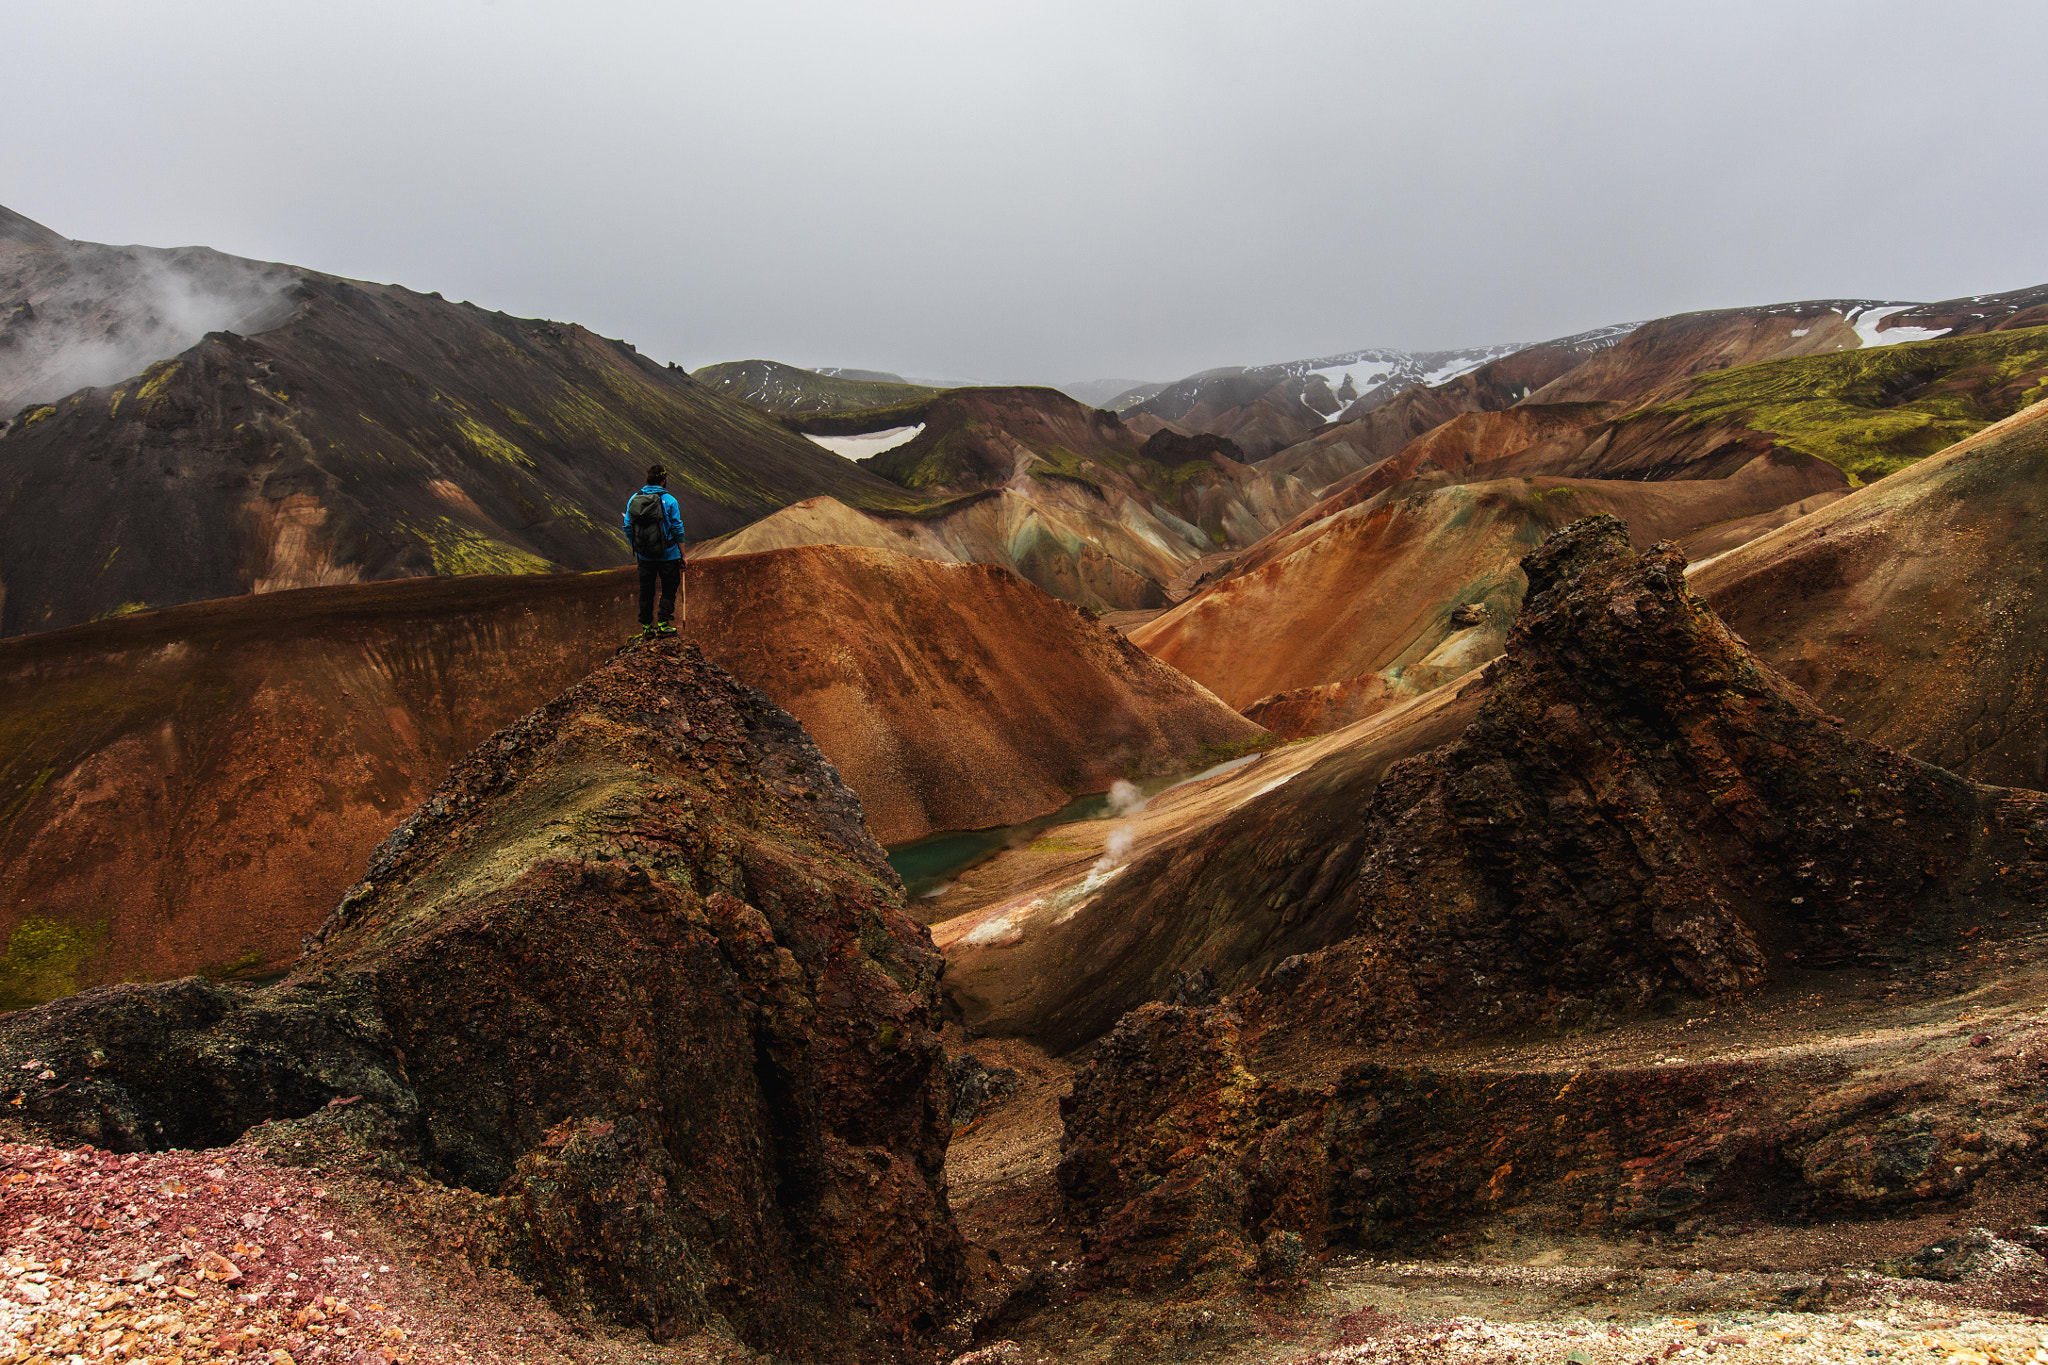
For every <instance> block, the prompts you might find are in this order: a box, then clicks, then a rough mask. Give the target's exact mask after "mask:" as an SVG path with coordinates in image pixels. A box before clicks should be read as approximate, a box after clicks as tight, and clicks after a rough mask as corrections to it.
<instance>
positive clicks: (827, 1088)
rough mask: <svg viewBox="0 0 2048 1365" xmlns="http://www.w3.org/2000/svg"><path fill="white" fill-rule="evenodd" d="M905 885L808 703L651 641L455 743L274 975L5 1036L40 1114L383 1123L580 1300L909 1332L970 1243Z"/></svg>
mask: <svg viewBox="0 0 2048 1365" xmlns="http://www.w3.org/2000/svg"><path fill="white" fill-rule="evenodd" d="M901 898H902V892H901V889H900V886H899V884H898V883H897V882H896V879H895V877H894V875H893V874H892V873H891V872H890V871H889V869H888V865H887V863H886V862H885V861H884V858H883V855H882V850H881V849H880V847H878V846H877V845H876V844H875V843H874V842H873V841H872V840H871V839H870V838H868V836H867V834H866V832H865V830H864V829H863V828H862V826H861V822H860V807H859V803H858V801H857V800H856V799H855V798H854V796H853V794H852V793H851V792H850V791H848V790H847V789H846V787H845V786H844V785H843V784H842V783H841V782H840V781H839V779H838V777H837V775H836V774H835V773H834V772H833V770H832V768H831V765H830V764H828V763H827V762H826V761H825V760H824V758H823V756H822V755H821V754H819V752H818V751H817V749H816V748H815V746H813V745H812V744H811V742H810V740H809V738H808V737H807V736H806V735H805V734H804V732H803V730H802V728H801V726H799V725H798V724H797V722H796V721H795V720H793V719H792V718H791V717H790V716H789V715H788V714H787V713H785V712H783V711H781V710H780V709H779V708H777V707H776V706H775V705H774V704H773V703H771V702H769V701H768V700H767V698H765V697H763V696H762V695H760V694H759V693H758V692H755V691H753V690H752V689H750V688H747V687H745V686H744V685H742V684H740V683H738V682H736V681H734V680H733V679H732V678H731V677H730V676H729V675H728V674H726V673H724V672H723V671H722V670H720V669H718V668H716V667H713V666H710V665H706V664H704V663H703V662H702V661H701V660H700V659H698V658H697V656H696V654H695V652H694V650H692V649H690V648H689V647H687V646H684V645H681V644H678V643H674V642H668V643H662V644H654V645H648V646H643V647H640V648H637V649H635V650H633V651H630V652H628V653H626V654H625V655H623V656H622V657H621V658H619V659H618V660H616V661H615V662H613V663H612V664H609V665H607V666H606V667H604V668H602V669H600V670H599V671H598V672H596V673H594V674H592V675H591V676H590V677H589V678H588V679H586V680H585V681H584V682H582V683H580V684H578V685H577V686H576V687H574V688H572V689H570V690H569V691H568V692H567V693H565V694H563V695H562V696H561V697H560V698H558V699H557V700H556V701H554V702H551V703H549V704H548V705H546V706H544V707H542V708H541V709H539V710H538V711H535V712H534V713H533V714H531V715H530V716H528V717H526V718H525V719H524V720H522V721H520V722H519V723H518V724H516V725H514V726H512V727H511V728H509V729H507V730H505V731H503V732H502V733H501V734H499V735H498V736H496V737H495V738H494V739H493V740H491V741H490V742H488V743H486V744H485V745H483V746H482V747H481V748H479V749H478V750H477V751H476V752H475V753H474V754H472V755H471V756H470V757H469V758H468V759H467V760H466V761H465V762H464V763H462V764H461V765H459V766H458V768H457V769H456V771H455V772H454V773H453V774H452V775H451V776H450V778H449V780H448V781H447V782H446V783H444V784H443V785H442V786H441V787H440V789H439V790H437V791H436V792H435V793H434V795H433V797H432V799H431V800H429V801H428V802H427V803H426V805H424V806H423V807H422V808H421V809H420V810H419V811H418V812H416V813H415V814H414V815H413V817H412V818H411V819H409V820H408V821H406V822H405V823H404V824H403V825H401V826H400V827H399V828H398V829H397V830H395V831H394V832H393V833H392V834H391V836H390V837H389V838H388V839H386V840H385V842H384V844H383V845H382V846H381V847H380V848H379V849H378V851H377V853H376V855H375V856H374V857H373V858H372V859H371V861H370V865H369V868H368V870H367V874H366V876H365V878H364V880H363V881H362V883H361V884H360V885H358V886H357V887H356V888H355V890H354V891H352V892H351V893H350V894H349V895H348V896H347V897H346V898H345V899H344V900H343V901H342V903H341V906H340V907H339V909H337V911H336V912H335V914H334V916H333V918H332V919H330V920H329V922H328V923H327V925H326V926H325V927H324V928H323V929H322V931H321V933H320V934H319V936H318V937H319V942H318V945H317V946H316V947H315V948H314V949H313V950H312V951H311V953H310V954H309V955H308V956H307V957H306V958H305V959H304V960H302V961H301V962H300V964H299V965H298V967H297V968H296V969H295V970H294V972H293V973H292V975H291V976H290V978H289V979H288V980H286V981H284V982H282V983H280V984H278V985H275V986H272V987H268V988H266V989H263V990H258V991H249V990H245V989H240V988H233V987H224V986H218V985H213V984H209V983H207V982H204V981H201V980H196V979H188V980H185V981H179V982H172V983H167V984H163V985H148V986H134V985H129V986H111V987H103V988H100V989H97V990H94V991H89V992H87V993H85V994H83V995H78V996H73V997H69V998H67V999H64V1000H61V1001H58V1002H55V1003H53V1004H50V1005H45V1006H42V1007H39V1008H37V1009H33V1010H28V1011H22V1012H19V1013H16V1014H12V1015H8V1016H6V1017H5V1018H4V1020H0V1058H4V1064H5V1066H6V1074H7V1075H9V1076H13V1077H20V1078H22V1079H20V1080H19V1081H18V1082H16V1084H17V1085H18V1086H19V1093H18V1098H17V1099H16V1100H15V1104H16V1106H17V1108H16V1111H15V1112H16V1113H17V1114H18V1115H19V1116H20V1117H21V1118H22V1119H23V1120H25V1121H27V1122H28V1123H30V1124H31V1125H33V1126H34V1127H35V1128H37V1129H39V1130H40V1131H41V1132H42V1133H43V1134H44V1135H46V1136H48V1137H51V1138H53V1139H60V1140H63V1141H70V1142H78V1141H85V1142H92V1143H94V1144H97V1145H99V1146H102V1147H110V1148H113V1149H116V1150H136V1149H141V1148H160V1147H165V1146H179V1147H209V1146H218V1145H222V1144H226V1143H230V1142H233V1141H234V1140H235V1139H236V1138H238V1137H239V1136H241V1135H242V1134H243V1133H244V1132H245V1130H247V1129H249V1128H250V1127H251V1126H252V1125H257V1124H264V1123H266V1122H268V1123H269V1126H268V1127H265V1128H261V1129H259V1130H258V1131H257V1132H256V1133H254V1134H252V1135H251V1136H252V1140H253V1141H256V1142H258V1143H259V1145H263V1146H266V1147H269V1148H271V1149H273V1150H280V1151H284V1152H290V1151H291V1150H293V1147H292V1144H293V1143H296V1142H304V1143H305V1144H306V1145H307V1147H309V1148H313V1149H318V1148H320V1147H321V1146H322V1145H323V1144H324V1145H329V1146H331V1145H332V1144H333V1143H335V1142H338V1141H339V1142H342V1143H343V1144H344V1146H346V1145H348V1144H350V1143H359V1144H367V1146H368V1147H369V1148H371V1149H373V1151H374V1153H375V1154H376V1156H377V1159H380V1160H382V1161H384V1162H385V1163H386V1165H387V1167H392V1168H394V1169H395V1173H396V1174H398V1175H400V1176H404V1175H412V1176H416V1177H418V1178H419V1179H421V1180H423V1181H426V1182H429V1186H431V1185H434V1184H438V1185H444V1186H447V1187H451V1188H454V1189H457V1190H465V1189H466V1190H469V1191H474V1192H475V1195H474V1196H473V1197H472V1198H471V1200H470V1203H471V1206H472V1207H473V1208H475V1209H476V1210H478V1211H479V1216H480V1217H481V1218H482V1219H483V1221H484V1222H485V1223H486V1224H487V1225H490V1226H493V1227H495V1228H496V1229H497V1233H496V1236H495V1238H494V1239H489V1240H491V1242H492V1245H493V1246H494V1247H495V1252H494V1254H495V1256H496V1257H497V1258H498V1259H500V1260H501V1261H502V1262H503V1263H505V1264H507V1265H509V1266H511V1267H512V1268H513V1269H515V1270H516V1271H518V1272H519V1273H520V1274H521V1275H522V1276H524V1277H526V1278H528V1279H530V1280H532V1281H533V1282H535V1283H537V1284H539V1285H541V1286H542V1287H544V1288H545V1290H546V1291H547V1292H548V1294H549V1295H550V1297H552V1298H553V1299H554V1300H555V1301H556V1303H557V1304H559V1305H561V1306H562V1307H564V1308H565V1309H566V1310H568V1311H570V1312H572V1313H575V1312H580V1311H594V1312H595V1313H597V1314H598V1315H599V1316H601V1317H603V1318H606V1319H610V1320H612V1321H614V1322H622V1323H633V1324H639V1325H642V1326H645V1327H646V1328H648V1329H649V1330H650V1331H652V1332H653V1333H655V1334H656V1335H657V1336H658V1337H666V1336H673V1335H676V1334H679V1333H683V1332H687V1331H691V1330H707V1329H708V1330H713V1331H720V1332H727V1333H731V1334H736V1335H737V1336H739V1337H740V1338H741V1339H743V1340H745V1341H747V1342H749V1343H750V1344H753V1345H754V1346H756V1347H758V1348H762V1349H768V1350H775V1351H780V1352H784V1353H788V1354H794V1355H801V1356H804V1357H807V1358H816V1357H828V1358H839V1359H848V1358H857V1359H885V1358H894V1357H895V1356H896V1355H898V1354H899V1353H901V1352H903V1351H906V1350H908V1349H910V1348H911V1347H913V1346H914V1345H916V1343H917V1341H918V1340H919V1337H920V1334H921V1333H923V1332H925V1331H926V1330H928V1329H929V1327H930V1325H931V1324H932V1323H933V1322H934V1321H935V1320H937V1319H939V1318H941V1317H943V1316H944V1315H945V1313H946V1310H947V1305H948V1303H949V1300H950V1299H951V1297H952V1296H953V1295H954V1294H955V1293H956V1292H957V1290H958V1288H959V1284H960V1276H961V1270H960V1267H961V1259H960V1258H961V1247H960V1242H959V1238H958V1235H957V1233H956V1232H955V1231H954V1228H953V1223H952V1218H951V1215H950V1214H949V1213H948V1211H947V1208H946V1202H945V1194H944V1187H943V1173H942V1164H943V1161H944V1157H945V1148H946V1134H947V1124H946V1114H947V1103H946V1099H947V1085H946V1080H945V1071H944V1067H943V1058H942V1054H941V1051H940V1045H939V1041H938V1036H937V1029H938V1028H939V1026H940V1016H939V1011H938V991H937V982H938V975H939V969H940V961H939V956H938V954H937V952H936V951H934V949H933V948H932V946H931V941H930V939H929V937H928V936H927V935H926V934H925V932H924V931H923V930H922V929H920V928H918V927H917V926H916V925H915V924H913V923H911V922H910V921H909V920H908V919H907V918H905V916H904V915H903V913H902V909H901ZM30 1058H34V1059H36V1060H37V1061H38V1062H39V1063H40V1064H41V1066H42V1068H43V1071H42V1072H34V1071H30V1072H24V1071H22V1070H21V1066H22V1063H23V1062H25V1061H26V1060H27V1059H30ZM44 1073H47V1078H46V1079H41V1080H38V1079H34V1077H35V1076H38V1075H43V1074H44ZM356 1097H360V1098H359V1099H358V1098H356ZM330 1101H339V1102H340V1103H337V1104H330V1103H329V1102H330ZM414 1192H415V1195H416V1196H417V1197H426V1196H427V1195H428V1194H429V1193H430V1192H431V1191H430V1188H428V1187H420V1186H415V1187H414Z"/></svg>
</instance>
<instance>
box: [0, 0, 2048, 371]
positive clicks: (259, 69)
mask: <svg viewBox="0 0 2048 1365" xmlns="http://www.w3.org/2000/svg"><path fill="white" fill-rule="evenodd" d="M115 16H118V22H116V18H115ZM10 28H11V30H13V31H14V33H13V36H14V37H15V38H16V40H17V42H18V43H19V45H20V47H21V50H24V51H33V52H35V53H36V60H35V61H34V62H31V63H25V64H23V65H22V66H21V67H20V68H19V69H17V70H16V71H15V72H13V73H12V74H11V75H10V79H9V81H8V83H7V85H6V88H5V89H4V90H0V118H4V119H5V120H6V126H7V127H8V128H9V129H10V136H9V137H8V138H7V139H5V142H4V145H0V202H5V203H8V204H9V205H10V206H12V207H14V208H17V209H19V210H21V211H22V212H25V213H28V214H29V215H31V216H32V217H36V218H38V219H40V220H42V221H44V222H47V223H49V224H50V225H51V226H53V227H55V228H57V229H58V230H59V231H62V232H65V233H67V234H70V235H73V236H83V237H91V238H99V239H114V240H145V241H153V242H179V241H203V242H207V243H209V244H212V245H215V246H219V247H221V248H223V249H225V250H231V251H237V252H240V253H242V254H245V255H252V256H261V257H266V258H270V259H282V260H291V261H295V262H298V263H302V264H305V265H309V266H313V267H315V268H319V269H323V270H329V271H333V272H336V273H341V274H348V275H354V276H359V277H367V278H370V279H374V280H395V281H400V282H403V283H405V284H408V285H410V286H412V287H414V288H418V289H423V290H424V289H438V290H440V291H442V292H443V293H445V294H447V295H448V296H449V297H451V298H465V297H466V298H471V299H474V300H476V301H477V302H479V303H481V304H484V305H485V306H488V307H494V308H504V309H506V310H508V311H512V312H517V313H524V314H535V315H541V316H553V317H562V318H574V319H576V320H578V321H581V322H584V323H586V324H588V325H590V326H592V327H595V328H597V329H598V330H600V331H604V332H606V333H608V334H611V335H619V336H624V337H626V338H627V339H629V340H632V341H634V342H635V343H637V344H638V345H639V346H640V347H641V349H642V350H643V351H645V352H647V353H649V354H651V355H654V356H657V357H659V358H661V359H664V360H675V361H679V362H681V363H684V364H686V365H690V366H693V367H694V366H696V365H699V364H703V363H707V362H710V361H713V360H723V359H743V358H748V357H753V356H763V357H768V358H774V359H780V360H785V361H789V362H793V363H797V364H810V365H823V364H837V365H851V366H865V367H870V368H877V369H886V370H893V371H896V372H898V373H906V374H922V375H942V376H957V377H974V378H983V379H992V380H994V379H1036V380H1074V379H1080V378H1084V377H1091V376H1106V375H1121V376H1134V377H1148V378H1153V379H1170V378H1174V377H1177V376H1179V375H1181V374H1185V373H1188V372H1190V371H1193V370H1197V369H1201V368H1205V367H1208V366H1212V365H1222V364H1234V363H1258V362H1263V361H1274V360H1281V359H1289V358H1294V357H1300V356H1308V355H1316V354H1325V353H1331V352H1336V351H1341V350H1346V349H1353V348H1357V347H1363V346H1373V345H1387V346H1399V347H1405V348H1409V349H1435V348H1444V347H1457V346H1469V345H1478V344H1484V343H1488V342H1494V341H1500V340H1512V339H1534V338H1540V337H1547V336H1557V335H1563V334H1566V333H1570V332H1574V331H1579V330H1583V329H1585V328H1587V327H1591V326H1595V325H1598V324H1601V323H1605V322H1611V321H1615V320H1617V319H1623V318H1637V317H1643V316H1651V315H1656V314H1659V313H1666V312H1673V311H1679V310H1683V309H1688V308H1700V307H1710V306H1718V305H1734V304H1742V303H1753V302H1759V301H1766V300H1777V299H1785V298H1795V297H1815V296H1827V295H1855V296H1883V297H1896V298H1938V297H1946V296H1950V295H1955V294H1959V293H1974V292H1980V291H1984V290H1991V289H2005V288H2013V287H2018V286H2022V285H2026V284H2031V283H2037V282H2039V281H2040V280H2041V279H2048V261H2044V260H2043V257H2042V253H2041V252H2040V251H2039V248H2038V244H2037V239H2038V233H2037V232H2034V231H2033V230H2032V229H2031V226H2030V225H2031V224H2034V223H2038V222H2039V221H2040V219H2041V217H2042V211H2043V210H2044V209H2048V189H2044V188H2043V186H2042V183H2041V181H2040V180H2039V178H2038V177H2033V176H2029V175H2027V174H2026V173H2025V172H2024V171H2023V169H2021V168H2024V167H2026V166H2029V165H2031V164H2033V161H2034V159H2035V156H2034V148H2033V145H2032V141H2033V138H2034V129H2035V127H2036V124H2037V121H2036V120H2035V119H2034V118H2033V117H2032V116H2031V115H2032V113H2033V110H2032V109H2031V103H2032V95H2031V92H2032V91H2033V89H2034V88H2035V86H2036V84H2037V82H2036V80H2035V77H2034V73H2033V72H2032V70H2031V69H2030V63H2031V60H2032V58H2031V54H2032V52H2033V51H2035V50H2037V49H2038V47H2039V45H2040V42H2041V40H2042V39H2043V38H2048V11H2044V10H2043V9H2041V7H2039V6H2038V5H2034V4H2030V3H1985V4H1981V5H1972V6H1966V7H1951V8H1950V9H1949V10H1945V11H1940V12H1938V13H1937V12H1933V11H1928V10H1927V9H1926V8H1925V7H1924V6H1922V7H1909V6H1906V5H1903V4H1895V3H1885V2H1884V0H1877V2H1875V3H1858V4H1846V3H1821V2H1819V0H1816V2H1815V3H1809V4H1802V5H1796V6H1785V5H1778V4H1773V5H1763V4H1742V3H1725V4H1715V5H1711V6H1708V5H1697V6H1644V5H1638V4H1610V3H1583V4H1575V5H1571V6H1561V7H1560V6H1525V5H1514V4H1508V3H1499V4H1477V3H1467V4H1457V3H1450V4H1430V5H1404V4H1373V5H1368V4H1359V3H1294V4H1275V5H1257V6H1254V5H1247V4H1242V3H1238V4H1229V5H1226V4H1219V3H1210V2H1208V0H1185V2H1184V3H1163V2H1162V3H1154V2H1153V0H1125V2H1124V3H1112V4H1106V5H1103V4H1096V5H1083V4H1078V3H1065V0H1034V2H1033V3H1025V0H1009V2H1006V3H996V2H994V0H981V2H980V3H943V4H942V3H938V2H937V0H931V2H930V3H911V2H910V0H878V2H877V3H875V4H872V5H862V6H846V5H838V4H825V3H788V2H784V3H768V4H762V5H751V6H730V5H710V4H683V5H679V6H677V5H654V4H631V3H621V4H617V5H608V6H605V7H602V8H601V9H598V10H587V11H575V12H571V11H564V10H562V9H560V8H559V7H553V6H544V5H541V4H539V3H526V2H525V0H500V2H499V3H495V4H490V5H485V4H481V3H467V2H465V0H451V3H448V4H445V5H437V6H402V5H398V4H385V3H382V0H365V3H364V4H361V5H356V6H348V7H343V8H342V9H340V10H336V9H334V8H333V7H329V8H328V9H326V10H320V9H305V8H293V7H286V8H283V9H279V8H276V7H259V6H254V5H251V4H246V3H226V2H225V0H193V3H192V4H191V5H188V6H184V7H181V8H180V9H179V10H178V11H177V12H176V13H175V14H172V13H170V12H165V13H163V14H161V15H157V14H153V13H152V12H148V11H140V12H138V11H134V10H132V9H127V8H118V9H116V8H108V9H106V10H105V11H104V12H102V11H101V10H100V9H98V8H96V7H95V6H94V5H92V4H90V3H84V4H79V5H75V6H63V7H41V8H34V9H25V10H24V11H23V12H21V13H18V14H15V15H13V16H11V18H10ZM229 72H231V73H232V74H233V79H232V80H231V81H230V80H224V79H222V76H223V73H229ZM81 90H87V91H90V92H92V96H91V99H90V100H89V101H81V100H80V99H79V98H78V92H79V91H81ZM81 106H83V107H81ZM109 166H119V167H121V168H122V170H121V173H120V174H118V175H112V174H108V173H106V171H107V168H108V167H109Z"/></svg>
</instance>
